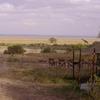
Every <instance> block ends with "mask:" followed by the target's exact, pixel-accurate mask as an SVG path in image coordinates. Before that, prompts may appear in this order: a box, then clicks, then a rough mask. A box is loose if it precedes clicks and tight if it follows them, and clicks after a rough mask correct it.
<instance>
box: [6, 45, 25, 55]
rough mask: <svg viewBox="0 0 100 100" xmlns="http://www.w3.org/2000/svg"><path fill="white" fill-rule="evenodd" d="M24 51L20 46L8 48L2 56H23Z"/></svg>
mask: <svg viewBox="0 0 100 100" xmlns="http://www.w3.org/2000/svg"><path fill="white" fill-rule="evenodd" d="M24 52H25V50H24V49H23V47H22V46H21V45H13V46H8V49H7V50H5V51H4V54H23V53H24Z"/></svg>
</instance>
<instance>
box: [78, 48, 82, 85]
mask: <svg viewBox="0 0 100 100" xmlns="http://www.w3.org/2000/svg"><path fill="white" fill-rule="evenodd" d="M81 56H82V51H81V48H80V50H79V73H78V84H80V69H81Z"/></svg>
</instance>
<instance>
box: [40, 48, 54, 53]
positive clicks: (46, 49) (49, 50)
mask: <svg viewBox="0 0 100 100" xmlns="http://www.w3.org/2000/svg"><path fill="white" fill-rule="evenodd" d="M41 53H56V51H55V50H54V49H52V48H50V47H45V48H43V50H42V51H41Z"/></svg>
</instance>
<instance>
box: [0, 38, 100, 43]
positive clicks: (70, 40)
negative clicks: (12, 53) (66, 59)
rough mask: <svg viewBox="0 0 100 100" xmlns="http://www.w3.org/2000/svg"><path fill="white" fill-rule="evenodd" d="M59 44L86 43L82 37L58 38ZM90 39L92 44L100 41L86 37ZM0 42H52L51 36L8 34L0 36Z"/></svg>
mask: <svg viewBox="0 0 100 100" xmlns="http://www.w3.org/2000/svg"><path fill="white" fill-rule="evenodd" d="M56 39H57V44H84V41H83V40H82V38H60V37H59V38H56ZM84 39H85V40H87V41H88V43H89V44H92V43H93V42H95V41H100V39H98V38H84ZM0 43H8V44H9V43H12V44H35V43H46V44H50V42H49V38H46V37H44V38H43V37H42V38H41V37H40V38H38V37H37V38H34V37H33V38H32V37H28V38H27V37H17V36H16V37H15V36H11V37H7V36H1V37H0Z"/></svg>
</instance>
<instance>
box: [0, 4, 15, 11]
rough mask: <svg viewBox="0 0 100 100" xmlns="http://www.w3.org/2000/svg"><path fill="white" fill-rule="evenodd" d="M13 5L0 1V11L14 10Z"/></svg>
mask: <svg viewBox="0 0 100 100" xmlns="http://www.w3.org/2000/svg"><path fill="white" fill-rule="evenodd" d="M14 10H15V7H14V5H12V4H10V3H2V4H0V11H1V12H10V11H14Z"/></svg>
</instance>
